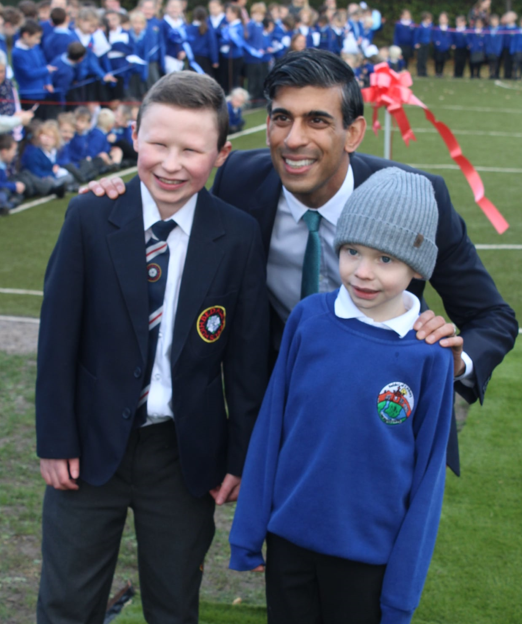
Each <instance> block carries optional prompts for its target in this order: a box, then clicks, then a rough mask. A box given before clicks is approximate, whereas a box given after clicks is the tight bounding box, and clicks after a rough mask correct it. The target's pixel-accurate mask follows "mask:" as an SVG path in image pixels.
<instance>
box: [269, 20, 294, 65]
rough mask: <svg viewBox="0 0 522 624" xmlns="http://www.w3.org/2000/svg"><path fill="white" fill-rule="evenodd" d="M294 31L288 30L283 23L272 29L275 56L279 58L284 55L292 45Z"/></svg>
mask: <svg viewBox="0 0 522 624" xmlns="http://www.w3.org/2000/svg"><path fill="white" fill-rule="evenodd" d="M293 34H294V32H293V31H291V30H290V31H286V30H285V29H284V27H283V25H282V24H276V25H275V27H274V30H273V31H272V41H273V47H274V58H275V59H278V58H281V57H282V56H284V55H285V54H286V52H287V50H288V48H289V46H290V41H291V39H292V35H293Z"/></svg>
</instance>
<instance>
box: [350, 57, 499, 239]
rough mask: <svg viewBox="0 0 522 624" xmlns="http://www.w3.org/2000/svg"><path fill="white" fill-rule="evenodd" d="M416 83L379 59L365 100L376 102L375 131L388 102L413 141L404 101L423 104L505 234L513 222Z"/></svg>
mask: <svg viewBox="0 0 522 624" xmlns="http://www.w3.org/2000/svg"><path fill="white" fill-rule="evenodd" d="M412 84H413V81H412V79H411V75H410V73H409V72H407V71H403V72H401V73H400V74H398V73H397V72H394V71H393V70H392V69H390V68H389V67H388V64H387V63H379V64H378V65H376V66H375V68H374V72H373V74H371V75H370V85H371V86H369V87H367V88H366V89H362V94H363V98H364V101H365V102H370V103H371V104H372V106H373V123H372V127H373V131H374V132H375V134H377V133H378V131H379V130H380V128H381V124H380V123H379V117H378V115H379V108H381V106H385V107H386V110H387V111H388V112H389V113H390V115H393V117H394V119H395V121H396V122H397V125H398V126H399V130H400V131H401V135H402V138H403V140H404V142H405V143H406V145H409V142H410V140H412V141H416V140H417V139H416V138H415V134H414V133H413V130H412V129H411V126H410V122H409V121H408V117H407V116H406V113H405V111H404V108H403V104H411V105H412V106H419V107H420V108H422V109H423V110H424V114H425V116H426V119H427V120H428V121H429V122H430V123H431V124H433V126H434V127H435V128H436V130H437V132H438V133H439V134H440V136H441V137H442V140H443V141H444V143H446V146H447V148H448V150H449V153H450V156H451V158H453V160H454V161H455V162H456V163H457V165H458V166H459V167H460V170H461V171H462V173H463V174H464V177H465V178H466V180H467V182H468V184H469V185H470V187H471V190H472V191H473V195H474V197H475V202H476V203H477V204H478V205H479V206H480V207H481V208H482V211H483V212H484V214H485V215H486V217H487V218H488V219H489V221H490V222H491V224H492V225H493V227H494V228H495V230H496V231H497V232H498V233H499V234H503V233H504V232H505V231H506V230H507V229H508V227H509V223H508V222H507V221H506V220H505V219H504V217H503V216H502V215H501V214H500V212H499V211H498V210H497V208H496V207H495V206H494V205H493V204H492V203H491V202H490V201H489V199H488V198H487V197H486V196H485V194H484V184H483V183H482V180H481V179H480V176H479V174H478V173H477V171H476V169H475V167H473V165H472V164H471V163H470V162H469V160H468V159H467V158H466V157H465V156H464V155H463V154H462V150H461V148H460V145H459V142H458V141H457V139H456V138H455V135H454V134H453V132H452V131H451V130H450V129H449V128H448V126H447V125H446V124H444V123H442V122H441V121H437V119H435V115H434V114H433V113H432V112H431V111H430V109H429V108H428V107H427V106H426V104H424V103H423V102H421V101H420V100H419V99H418V98H417V97H415V95H413V93H412V91H411V90H410V88H409V87H411V85H412Z"/></svg>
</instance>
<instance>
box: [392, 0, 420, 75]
mask: <svg viewBox="0 0 522 624" xmlns="http://www.w3.org/2000/svg"><path fill="white" fill-rule="evenodd" d="M414 38H415V23H414V22H413V20H412V19H411V13H410V11H409V10H408V9H403V10H402V11H401V19H400V20H399V21H398V22H397V23H396V24H395V31H394V33H393V45H396V46H398V47H399V48H400V49H401V50H402V57H403V59H404V64H405V68H406V69H408V63H409V61H410V59H411V57H412V56H413V45H414Z"/></svg>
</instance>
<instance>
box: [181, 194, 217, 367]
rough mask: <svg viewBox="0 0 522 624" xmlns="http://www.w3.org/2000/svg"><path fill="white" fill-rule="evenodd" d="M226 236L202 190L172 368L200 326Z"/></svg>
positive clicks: (184, 281) (185, 272) (209, 196)
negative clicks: (195, 328)
mask: <svg viewBox="0 0 522 624" xmlns="http://www.w3.org/2000/svg"><path fill="white" fill-rule="evenodd" d="M223 236H225V230H224V228H223V224H222V222H221V217H220V214H219V212H218V210H217V208H216V206H215V205H214V201H213V198H212V196H211V195H210V194H209V193H208V192H207V191H206V190H205V189H202V190H201V191H200V192H199V195H198V201H197V204H196V211H195V213H194V222H193V224H192V230H191V233H190V239H189V244H188V249H187V257H186V259H185V267H184V269H183V276H182V278H181V287H180V292H179V301H178V309H177V312H176V320H175V323H174V336H173V339H172V351H171V362H172V365H174V364H175V363H176V361H177V359H178V358H179V355H180V353H181V351H182V349H183V345H184V344H185V341H186V339H187V336H188V334H189V332H190V328H191V327H192V325H193V324H194V323H196V320H197V314H198V312H199V310H200V308H201V304H202V302H203V300H204V298H205V296H206V294H207V292H208V290H209V288H210V285H211V284H212V280H213V279H214V276H215V275H216V272H217V270H218V267H219V265H220V263H221V260H222V258H223V255H224V250H223V246H222V245H221V244H220V242H221V241H219V240H218V239H220V238H222V237H223Z"/></svg>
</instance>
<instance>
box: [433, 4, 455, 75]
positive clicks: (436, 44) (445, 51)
mask: <svg viewBox="0 0 522 624" xmlns="http://www.w3.org/2000/svg"><path fill="white" fill-rule="evenodd" d="M448 24H449V20H448V14H447V13H441V14H440V15H439V25H438V26H436V27H435V28H434V29H433V30H432V31H431V37H432V41H433V57H434V59H435V75H436V76H438V77H439V78H441V77H442V76H443V74H444V65H445V63H446V61H447V60H448V57H449V51H450V49H451V32H450V30H449V28H448Z"/></svg>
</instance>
